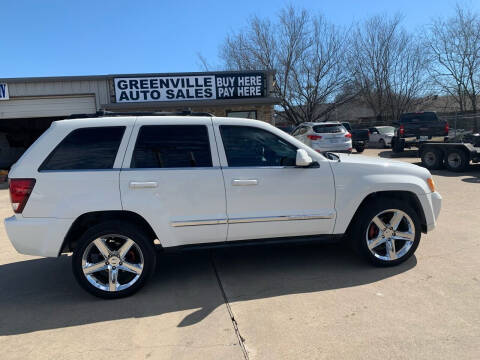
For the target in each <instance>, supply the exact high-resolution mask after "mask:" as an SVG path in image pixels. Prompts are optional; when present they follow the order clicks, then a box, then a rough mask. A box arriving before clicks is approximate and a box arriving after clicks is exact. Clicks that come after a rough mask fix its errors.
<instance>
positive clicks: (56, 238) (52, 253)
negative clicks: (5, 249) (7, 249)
mask: <svg viewBox="0 0 480 360" xmlns="http://www.w3.org/2000/svg"><path fill="white" fill-rule="evenodd" d="M4 222H5V229H6V230H7V234H8V237H9V239H10V241H11V243H12V245H13V247H14V248H15V250H17V251H18V252H19V253H21V254H25V255H36V256H46V257H57V256H58V255H59V252H60V248H61V247H62V244H63V240H64V238H65V235H66V234H67V232H68V230H69V229H70V226H71V225H72V220H70V219H56V218H23V217H20V216H18V217H17V216H12V217H9V218H6V219H5V221H4Z"/></svg>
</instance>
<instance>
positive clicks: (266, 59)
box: [220, 6, 348, 124]
mask: <svg viewBox="0 0 480 360" xmlns="http://www.w3.org/2000/svg"><path fill="white" fill-rule="evenodd" d="M345 53H346V36H345V33H344V32H342V31H340V30H339V29H338V28H336V27H335V26H334V25H332V24H329V23H328V22H327V21H326V20H325V18H324V17H323V16H316V17H312V16H310V15H309V13H308V12H307V11H306V10H297V9H295V8H294V7H292V6H290V7H287V8H286V9H284V10H282V11H281V12H280V14H279V16H278V18H277V19H276V21H271V20H268V19H261V18H259V17H254V18H253V19H252V20H250V22H249V23H248V26H247V27H246V28H245V29H242V30H241V31H238V32H234V33H232V34H230V35H228V36H227V37H226V39H225V41H224V43H223V45H222V47H221V51H220V57H221V59H222V60H223V62H224V65H225V67H226V68H227V69H232V70H254V69H274V70H275V71H276V73H275V78H274V86H273V91H274V93H275V95H276V96H278V97H279V98H280V99H281V104H280V106H281V108H282V109H283V111H284V114H285V116H286V118H287V119H288V120H290V121H291V122H292V123H294V124H299V123H301V122H304V121H316V120H318V119H319V118H320V117H321V116H322V115H323V114H324V113H325V112H326V111H327V112H328V111H331V110H333V109H334V106H332V107H331V109H329V108H328V107H327V108H326V109H323V111H319V107H318V105H319V104H324V103H327V102H335V101H336V99H340V100H342V101H345V99H346V98H345V97H343V98H338V97H337V96H336V95H337V94H338V93H339V91H340V90H341V89H342V88H343V85H344V84H345V83H346V82H347V81H348V77H347V72H346V71H345Z"/></svg>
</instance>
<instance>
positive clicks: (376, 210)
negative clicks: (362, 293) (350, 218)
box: [350, 197, 421, 267]
mask: <svg viewBox="0 0 480 360" xmlns="http://www.w3.org/2000/svg"><path fill="white" fill-rule="evenodd" d="M389 209H396V210H400V211H402V212H403V213H405V214H407V215H408V217H409V218H410V219H411V222H412V225H411V226H412V229H414V231H415V233H414V239H413V240H412V242H408V243H407V242H403V241H402V240H395V241H394V242H395V243H399V244H400V245H402V246H400V247H399V245H398V244H397V245H396V246H397V248H398V249H399V250H398V252H399V253H401V252H402V251H405V253H404V254H403V255H402V256H401V257H399V258H397V259H394V260H384V259H381V258H379V257H378V256H376V255H374V254H373V253H372V251H370V249H369V245H368V242H367V241H368V240H367V237H368V236H369V233H368V232H367V231H370V230H369V229H370V227H371V226H373V225H372V221H373V218H374V217H376V216H377V215H378V214H380V213H382V212H383V211H386V210H389ZM392 214H393V213H392ZM381 216H386V218H385V219H387V218H388V216H389V213H385V214H384V215H381ZM390 220H391V219H390ZM404 220H405V221H407V224H408V219H406V218H405V219H403V218H402V223H401V225H399V228H398V229H400V231H401V230H402V229H403V226H405V223H403V221H404ZM387 221H388V220H385V222H387ZM350 234H351V236H350V240H351V243H352V246H353V248H354V249H355V250H356V252H357V253H359V254H360V255H361V256H362V257H363V258H364V259H366V260H367V261H369V262H370V263H372V264H373V265H375V266H380V267H387V266H395V265H398V264H400V263H402V262H404V261H406V260H408V259H409V258H410V257H411V256H412V255H413V254H414V253H415V250H416V249H417V247H418V244H419V243H420V237H421V224H420V217H419V215H418V214H417V212H416V211H415V210H414V209H413V208H412V207H411V206H410V205H409V204H408V203H407V202H406V201H401V200H398V199H389V198H382V197H380V198H376V199H372V200H370V201H369V202H368V203H366V204H365V205H364V206H363V207H362V209H360V213H359V214H358V216H357V217H356V220H355V222H354V224H353V226H352V229H351V231H350ZM374 235H375V234H374ZM377 236H379V234H377ZM411 236H412V237H413V235H411ZM386 245H387V244H386V243H385V245H383V246H384V247H385V251H387V250H386ZM407 245H408V247H407V248H405V249H404V248H403V246H407ZM381 246H382V245H379V247H377V248H375V250H376V251H378V252H380V253H381V250H382V249H381V248H380V247H381ZM407 249H408V251H407Z"/></svg>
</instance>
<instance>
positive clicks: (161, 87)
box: [114, 73, 265, 103]
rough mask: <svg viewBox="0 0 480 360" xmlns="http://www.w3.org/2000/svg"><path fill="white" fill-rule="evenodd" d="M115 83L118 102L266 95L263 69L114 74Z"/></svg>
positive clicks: (236, 97)
mask: <svg viewBox="0 0 480 360" xmlns="http://www.w3.org/2000/svg"><path fill="white" fill-rule="evenodd" d="M114 85H115V97H116V100H117V103H126V102H148V101H188V100H215V99H240V98H251V97H262V96H265V95H264V94H265V90H264V89H265V80H264V76H263V74H261V73H245V74H243V73H241V74H239V73H231V74H230V73H221V74H212V75H198V76H159V77H136V78H115V79H114Z"/></svg>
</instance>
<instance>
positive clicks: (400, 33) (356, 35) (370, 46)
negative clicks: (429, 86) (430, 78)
mask: <svg viewBox="0 0 480 360" xmlns="http://www.w3.org/2000/svg"><path fill="white" fill-rule="evenodd" d="M401 21H402V16H400V15H395V16H394V17H392V18H388V17H385V16H379V15H378V16H374V17H371V18H369V19H367V20H366V21H365V22H363V23H362V24H359V25H357V26H356V28H355V29H354V31H353V32H352V37H351V40H350V44H351V47H350V52H349V62H348V63H349V66H350V69H351V73H352V78H353V82H354V87H355V88H356V89H357V90H358V92H359V94H360V95H361V97H362V99H363V101H365V103H366V104H368V106H369V107H370V108H371V110H372V111H373V113H374V114H375V116H376V118H377V119H378V120H384V119H386V118H390V119H397V118H398V117H399V116H400V114H401V113H402V112H405V111H408V110H411V109H414V108H415V106H417V105H418V103H419V102H421V101H422V98H423V97H424V96H425V95H426V94H425V91H424V90H425V84H426V76H425V74H426V67H427V57H426V56H425V52H424V51H422V49H421V46H420V44H419V43H418V41H417V40H416V39H415V38H414V37H413V36H412V35H410V34H408V33H407V32H406V31H405V30H403V29H402V28H401V27H400V25H401Z"/></svg>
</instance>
